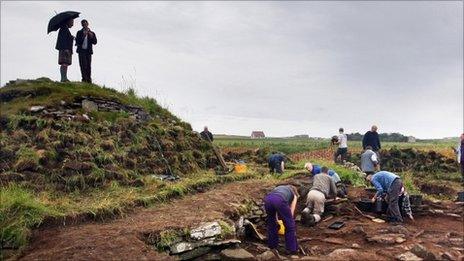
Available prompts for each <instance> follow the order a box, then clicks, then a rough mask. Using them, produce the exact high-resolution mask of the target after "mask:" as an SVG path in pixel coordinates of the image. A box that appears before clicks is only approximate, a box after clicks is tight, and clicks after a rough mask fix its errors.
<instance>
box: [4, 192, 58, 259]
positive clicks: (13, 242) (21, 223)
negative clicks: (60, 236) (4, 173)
mask: <svg viewBox="0 0 464 261" xmlns="http://www.w3.org/2000/svg"><path fill="white" fill-rule="evenodd" d="M0 199H1V204H0V227H1V237H0V240H1V241H2V245H8V246H10V247H21V246H23V245H25V244H26V242H27V239H28V237H29V234H30V228H33V227H36V226H38V225H40V224H41V223H42V221H43V219H44V218H45V217H46V216H55V215H56V213H55V212H54V211H53V210H52V209H51V208H50V207H49V206H46V204H44V203H43V202H40V201H39V200H37V199H36V198H35V197H34V196H33V194H32V193H30V192H29V191H28V190H26V189H24V188H22V187H20V186H16V185H13V186H8V187H4V188H1V189H0ZM0 257H1V256H0Z"/></svg>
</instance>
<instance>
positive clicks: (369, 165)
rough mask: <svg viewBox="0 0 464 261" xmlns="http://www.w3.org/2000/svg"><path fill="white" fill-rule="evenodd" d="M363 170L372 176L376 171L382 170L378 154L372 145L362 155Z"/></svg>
mask: <svg viewBox="0 0 464 261" xmlns="http://www.w3.org/2000/svg"><path fill="white" fill-rule="evenodd" d="M361 170H362V172H364V173H366V175H372V174H374V173H375V171H376V170H377V171H379V170H380V165H379V160H378V159H377V154H376V153H375V152H374V151H373V150H372V147H371V146H370V145H368V146H366V150H365V151H364V152H363V154H361Z"/></svg>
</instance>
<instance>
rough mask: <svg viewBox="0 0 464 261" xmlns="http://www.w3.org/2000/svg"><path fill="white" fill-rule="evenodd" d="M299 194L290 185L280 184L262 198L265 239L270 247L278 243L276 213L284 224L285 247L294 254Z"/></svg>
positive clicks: (273, 247) (274, 246)
mask: <svg viewBox="0 0 464 261" xmlns="http://www.w3.org/2000/svg"><path fill="white" fill-rule="evenodd" d="M298 197H299V194H298V191H297V189H296V188H295V187H294V186H292V185H281V186H278V187H276V188H274V189H273V190H272V191H271V192H269V194H267V195H266V197H265V198H264V208H265V210H266V214H267V219H266V224H267V240H268V246H269V248H271V249H276V248H277V246H278V245H279V235H278V230H279V224H278V223H277V215H278V216H279V217H280V218H281V219H282V221H283V224H284V226H285V247H286V249H287V251H288V252H289V253H290V254H292V255H293V254H296V253H297V251H298V244H297V239H296V225H295V219H294V215H295V208H296V202H297V200H298Z"/></svg>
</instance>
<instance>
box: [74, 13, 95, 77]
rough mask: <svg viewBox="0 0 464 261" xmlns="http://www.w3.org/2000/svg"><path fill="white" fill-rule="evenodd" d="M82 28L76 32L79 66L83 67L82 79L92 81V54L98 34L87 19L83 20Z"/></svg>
mask: <svg viewBox="0 0 464 261" xmlns="http://www.w3.org/2000/svg"><path fill="white" fill-rule="evenodd" d="M81 25H82V29H81V30H79V31H78V32H77V34H76V46H77V50H76V52H77V53H78V54H79V66H80V67H81V74H82V81H83V82H88V83H91V82H92V77H91V73H92V54H93V48H92V46H93V45H94V44H97V36H96V35H95V33H94V32H92V31H90V29H89V22H87V20H85V19H84V20H82V21H81Z"/></svg>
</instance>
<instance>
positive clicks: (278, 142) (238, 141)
mask: <svg viewBox="0 0 464 261" xmlns="http://www.w3.org/2000/svg"><path fill="white" fill-rule="evenodd" d="M214 143H215V144H216V145H218V146H219V147H221V148H249V149H256V148H269V149H270V150H277V151H280V152H283V153H286V154H292V153H298V152H307V151H313V150H319V149H325V148H329V147H330V146H331V145H330V140H329V139H314V138H309V139H297V138H264V139H251V138H249V137H243V136H226V135H217V136H216V137H215V140H214ZM381 144H382V148H383V149H389V148H392V147H394V146H396V147H398V148H416V149H420V150H436V151H439V152H441V153H443V154H447V155H450V154H452V153H453V151H452V149H451V147H454V146H456V144H457V140H450V139H442V140H423V141H422V140H421V141H418V142H414V143H408V142H382V141H381ZM348 147H349V148H351V149H352V150H360V149H361V147H362V143H361V141H348Z"/></svg>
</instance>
